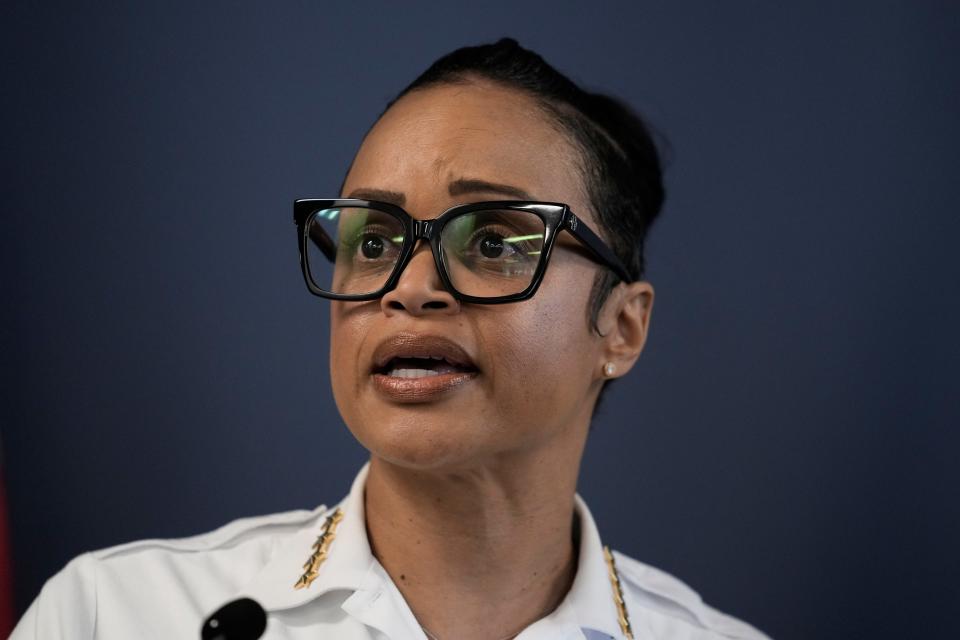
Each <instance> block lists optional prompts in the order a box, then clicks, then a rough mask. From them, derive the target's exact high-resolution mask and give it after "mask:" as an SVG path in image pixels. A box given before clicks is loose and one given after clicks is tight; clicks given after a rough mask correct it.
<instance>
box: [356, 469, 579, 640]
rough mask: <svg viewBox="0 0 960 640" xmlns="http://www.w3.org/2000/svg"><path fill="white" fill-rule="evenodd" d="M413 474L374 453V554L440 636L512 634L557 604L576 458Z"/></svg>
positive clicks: (569, 559) (570, 549) (566, 584)
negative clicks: (563, 460)
mask: <svg viewBox="0 0 960 640" xmlns="http://www.w3.org/2000/svg"><path fill="white" fill-rule="evenodd" d="M559 462H560V461H557V460H552V461H551V464H545V463H544V461H543V459H542V458H540V459H536V460H516V459H512V460H509V461H500V462H498V463H495V464H490V465H483V466H478V467H476V468H470V469H466V470H462V469H461V470H456V471H413V470H410V469H408V468H404V467H399V466H397V465H394V464H391V463H389V462H386V461H384V460H382V459H380V458H377V457H376V456H374V457H373V458H372V460H371V465H370V472H369V475H368V477H367V484H366V514H367V515H366V520H367V530H368V534H369V537H370V544H371V548H372V549H373V553H374V555H375V556H376V557H377V558H378V559H379V561H380V563H381V564H382V565H383V567H384V568H385V569H386V571H387V573H389V574H390V576H391V578H392V579H393V581H394V583H396V585H397V587H398V588H399V590H400V592H401V593H402V594H403V596H404V598H405V599H406V601H407V603H408V604H409V605H410V608H411V609H412V610H413V613H414V615H415V616H416V617H417V620H418V621H419V622H420V624H421V625H422V626H423V627H425V628H426V629H429V630H430V635H432V636H435V637H437V638H441V639H445V638H458V639H464V640H472V639H474V638H476V639H481V638H482V639H483V640H490V639H491V638H508V637H513V636H514V635H516V634H517V633H519V632H520V631H521V630H523V629H524V628H525V627H526V626H528V625H529V624H531V623H532V622H534V621H536V620H538V619H539V618H541V617H543V616H544V615H546V614H547V613H549V612H550V611H552V610H553V609H555V608H556V607H557V605H558V604H559V603H560V601H561V600H562V599H563V597H564V595H566V593H567V591H568V590H569V589H570V585H571V583H572V582H573V577H574V573H575V571H576V550H575V549H574V545H573V541H572V535H571V533H572V523H573V495H574V491H575V487H576V476H577V470H578V466H579V456H575V457H574V459H572V460H569V461H565V462H567V464H562V463H559Z"/></svg>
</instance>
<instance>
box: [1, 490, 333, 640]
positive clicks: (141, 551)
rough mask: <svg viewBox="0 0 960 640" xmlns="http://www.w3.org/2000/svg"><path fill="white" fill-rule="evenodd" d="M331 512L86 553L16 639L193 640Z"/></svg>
mask: <svg viewBox="0 0 960 640" xmlns="http://www.w3.org/2000/svg"><path fill="white" fill-rule="evenodd" d="M326 512H327V508H326V507H325V506H320V507H317V508H316V509H313V510H297V511H288V512H284V513H275V514H270V515H263V516H257V517H252V518H242V519H239V520H235V521H233V522H230V523H229V524H226V525H224V526H222V527H219V528H218V529H215V530H213V531H210V532H208V533H204V534H201V535H197V536H191V537H187V538H176V539H152V540H140V541H136V542H130V543H126V544H121V545H118V546H114V547H110V548H106V549H101V550H98V551H92V552H88V553H84V554H82V555H80V556H78V557H76V558H74V559H73V560H71V561H70V562H69V563H68V564H67V565H66V566H65V567H64V568H63V569H62V570H61V571H60V572H59V573H57V574H56V575H54V576H53V577H52V578H50V579H49V580H48V581H47V583H46V584H45V585H44V587H43V589H42V590H41V592H40V595H39V596H37V598H36V600H35V601H34V602H33V604H32V605H31V606H30V608H29V609H28V610H27V612H26V613H25V614H24V616H23V618H22V619H21V621H20V623H19V624H18V626H17V628H16V629H15V630H14V634H13V636H12V638H14V639H16V640H20V639H21V638H22V639H26V638H44V639H46V638H50V639H54V638H61V637H67V636H63V635H62V630H66V629H71V630H72V632H71V633H70V634H69V637H71V638H92V637H94V629H96V630H97V631H96V637H98V638H99V637H113V635H116V636H117V637H120V634H119V633H113V634H111V633H110V632H109V630H110V629H124V630H127V631H132V632H133V635H132V636H128V637H136V635H137V634H136V632H135V629H136V628H137V625H145V626H144V628H151V627H150V626H147V625H160V627H159V628H163V629H166V630H167V631H168V632H169V633H170V634H172V635H169V636H168V637H179V636H180V635H182V633H183V632H184V631H186V632H187V633H188V634H189V636H190V637H192V636H194V635H196V632H197V629H198V628H199V622H200V621H199V616H201V615H202V613H203V612H204V611H206V610H208V609H209V607H211V606H213V605H215V604H217V603H218V602H219V601H221V600H223V599H224V598H226V597H229V596H230V595H231V594H233V593H234V592H235V591H237V590H238V589H241V588H242V587H243V586H244V585H245V584H246V583H247V582H248V581H249V580H251V579H252V578H253V577H254V576H255V575H256V574H257V572H258V571H259V570H260V569H261V568H262V567H263V566H264V565H265V564H266V563H267V562H269V560H270V558H271V557H272V556H273V554H274V551H275V550H276V549H277V548H278V547H279V546H280V545H282V544H283V542H284V541H285V540H287V539H289V538H290V536H293V535H295V534H296V533H297V532H299V531H302V530H303V529H304V528H305V527H310V526H311V525H312V524H313V523H314V522H316V521H317V519H318V518H320V517H322V516H323V515H324V514H325V513H326ZM130 612H137V617H138V619H136V620H134V619H132V616H131V613H130ZM154 628H156V627H154ZM105 632H106V633H105Z"/></svg>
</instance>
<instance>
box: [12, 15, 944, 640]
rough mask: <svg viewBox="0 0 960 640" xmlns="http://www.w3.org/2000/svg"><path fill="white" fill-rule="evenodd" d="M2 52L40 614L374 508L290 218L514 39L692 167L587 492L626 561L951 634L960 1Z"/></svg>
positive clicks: (675, 162) (533, 18)
mask: <svg viewBox="0 0 960 640" xmlns="http://www.w3.org/2000/svg"><path fill="white" fill-rule="evenodd" d="M81 4H84V5H86V6H81ZM775 5H776V6H775ZM0 24H2V27H0V29H2V37H0V50H2V63H0V64H2V65H3V98H2V101H0V105H2V109H3V136H2V138H3V142H2V149H3V154H2V163H3V164H2V179H0V189H2V194H0V195H2V199H0V203H2V212H3V218H2V234H0V242H2V255H0V260H2V265H0V266H2V274H3V277H2V279H0V285H2V299H3V304H2V310H3V311H2V319H3V333H2V349H3V380H2V389H3V395H2V398H3V403H2V407H3V413H2V429H3V432H2V437H3V443H4V452H3V455H4V467H5V468H4V473H5V476H6V483H7V486H8V491H9V501H10V512H11V517H12V535H13V545H14V547H13V548H14V558H15V579H16V587H17V604H18V607H19V609H20V610H21V611H22V609H23V608H24V607H25V606H26V604H27V603H28V602H29V601H30V600H31V599H32V598H33V597H34V596H35V595H36V593H37V591H38V589H39V588H40V586H41V584H42V583H43V581H44V580H45V579H46V578H47V577H48V576H49V575H51V574H52V573H53V572H55V571H56V570H57V569H59V568H60V567H61V566H62V565H63V564H64V563H65V562H66V561H67V560H68V559H69V558H70V557H72V556H74V555H75V554H77V553H79V552H82V551H84V550H88V549H92V548H98V547H104V546H108V545H113V544H116V543H120V542H124V541H128V540H131V539H135V538H142V537H155V536H181V535H187V534H193V533H198V532H202V531H204V530H208V529H211V528H213V527H216V526H217V525H220V524H222V523H224V522H225V521H227V520H229V519H232V518H235V517H238V516H243V515H250V514H257V513H265V512H271V511H277V510H284V509H291V508H297V507H309V506H313V505H315V504H318V503H320V502H328V503H329V502H332V501H336V500H338V499H339V498H340V497H341V496H342V494H344V493H345V492H346V490H347V488H348V483H349V481H350V479H351V478H352V476H353V474H354V472H355V471H356V469H357V468H358V467H359V466H360V464H361V463H362V461H363V459H364V452H363V450H361V449H360V448H359V446H358V445H356V444H355V443H354V442H353V441H352V439H351V437H350V435H349V434H348V433H347V432H346V430H345V428H344V427H343V426H342V424H341V422H340V420H339V417H338V414H337V411H336V409H335V407H334V405H333V402H332V398H331V394H330V391H329V388H328V381H329V374H328V370H327V305H326V303H325V302H323V301H321V300H319V299H317V298H314V297H312V296H310V295H309V294H308V293H307V291H306V290H305V287H304V285H303V282H302V281H301V277H300V274H299V271H298V265H297V252H296V247H295V244H294V237H295V234H294V227H293V225H292V222H291V219H290V218H291V211H290V203H291V201H292V200H293V199H294V198H295V197H306V196H328V195H330V194H333V193H334V192H335V191H336V189H337V187H338V186H339V183H340V180H341V178H342V176H343V173H344V170H345V168H346V166H347V164H348V162H349V160H350V159H351V157H352V154H353V153H354V151H355V150H356V147H357V145H358V143H359V141H360V138H361V136H362V134H363V133H364V132H365V131H366V129H367V127H368V126H369V125H370V124H371V122H372V120H373V119H374V117H375V116H376V115H377V114H378V113H379V112H380V110H381V109H382V107H383V106H384V103H385V102H386V101H387V100H388V99H389V98H391V97H392V96H393V95H394V94H395V93H396V92H397V91H398V90H399V89H401V88H402V87H403V86H404V85H405V84H406V83H407V82H408V81H410V80H411V79H412V78H413V77H414V76H415V75H416V74H418V73H419V72H420V71H421V70H423V69H424V68H425V67H426V66H427V65H428V64H429V63H430V62H431V61H432V60H433V59H435V58H436V57H438V56H439V55H441V54H443V53H445V52H447V51H449V50H451V49H453V48H456V47H458V46H462V45H465V44H474V43H478V42H483V41H490V40H492V39H495V38H497V37H500V36H503V35H513V36H515V37H517V38H518V39H519V40H520V41H521V43H523V44H525V45H527V46H530V47H532V48H534V49H535V50H537V51H539V52H541V53H542V54H543V55H544V56H545V57H546V58H547V59H548V60H550V61H551V62H552V63H554V64H555V65H556V66H558V67H559V68H560V69H561V70H563V71H565V72H567V73H569V74H570V75H571V76H572V77H573V78H575V79H576V80H578V81H580V82H582V83H584V84H585V85H587V86H589V87H592V88H596V89H601V90H605V91H609V92H613V93H615V94H617V95H620V96H622V97H624V98H625V99H626V100H627V101H629V102H630V103H631V104H633V105H634V106H635V107H637V108H639V109H640V110H641V111H643V112H644V113H646V114H647V115H648V116H649V118H650V119H651V120H652V121H653V123H654V124H655V125H656V126H657V127H658V128H659V129H661V130H662V131H663V132H664V133H665V134H666V135H667V137H668V138H669V139H670V141H671V143H672V147H673V151H672V158H673V159H672V161H671V163H670V168H669V172H668V174H667V181H668V184H669V201H668V204H667V206H666V209H665V212H664V215H663V218H662V220H661V221H660V222H659V224H658V225H657V227H656V228H655V230H654V233H653V235H652V238H651V243H650V247H649V251H650V269H649V276H650V279H651V280H652V281H653V283H654V284H655V286H656V288H657V304H656V309H655V313H654V316H653V325H652V333H651V337H650V340H649V342H648V347H647V351H646V352H645V353H644V355H643V357H642V359H641V360H640V362H639V366H638V367H637V369H636V371H635V372H634V373H633V374H631V376H630V377H629V378H628V379H626V380H625V381H623V382H621V383H619V384H618V385H616V386H615V387H614V388H613V389H612V391H611V394H610V396H609V398H608V401H607V403H606V405H605V408H604V409H603V411H602V413H601V414H600V415H599V416H598V418H597V420H596V428H595V430H594V432H593V434H592V436H591V442H590V444H589V446H588V451H587V454H586V460H585V465H584V469H583V475H582V481H581V492H582V493H583V494H584V495H585V497H586V498H587V499H588V501H589V502H590V504H591V505H592V508H593V509H594V511H595V514H596V516H597V518H598V520H599V523H600V526H601V530H602V532H603V534H604V536H605V537H606V538H607V540H608V541H609V542H611V543H612V544H613V545H614V546H615V547H618V548H620V549H622V550H623V551H625V552H627V553H629V554H631V555H633V556H636V557H638V558H640V559H642V560H645V561H647V562H649V563H652V564H655V565H657V566H659V567H662V568H664V569H666V570H668V571H670V572H673V573H675V574H676V575H678V576H680V577H682V578H684V579H685V580H686V581H688V582H689V583H690V584H691V585H693V586H694V587H695V588H696V589H697V590H698V591H700V592H701V593H702V594H703V596H704V598H705V599H707V600H708V601H709V602H711V603H713V604H714V605H716V606H718V607H719V608H721V609H723V610H726V611H729V612H731V613H733V614H735V615H738V616H741V617H743V618H745V619H747V620H749V621H751V622H753V623H754V624H756V625H757V626H759V627H760V628H762V629H764V630H766V631H767V632H768V633H770V634H771V635H773V636H774V637H777V638H827V637H835V638H850V637H860V638H881V637H883V638H905V637H934V636H936V635H938V634H945V633H946V630H947V629H949V628H952V627H953V626H955V623H954V618H955V615H956V612H957V611H958V609H960V591H958V586H957V582H958V578H960V563H958V559H957V552H956V542H957V540H958V539H960V507H958V505H960V473H958V470H957V467H958V450H960V447H958V445H960V439H958V435H957V428H958V426H960V415H958V414H960V412H958V397H960V392H958V378H960V376H958V366H957V365H958V361H960V348H958V339H957V329H956V319H957V312H958V302H957V294H958V281H960V279H958V277H957V276H958V268H957V266H956V255H957V252H956V251H955V246H956V244H957V242H958V240H960V224H958V219H960V216H958V212H960V206H958V205H960V197H958V187H957V184H958V179H957V177H956V172H957V170H958V166H960V163H958V160H960V152H958V149H960V146H958V145H960V136H958V118H960V90H958V87H960V73H958V67H960V5H958V4H957V3H955V2H930V1H928V2H908V1H906V0H904V1H902V2H886V1H883V2H875V1H859V2H845V3H837V2H803V3H792V4H791V5H790V6H783V4H782V3H766V2H725V3H716V2H696V3H692V2H631V3H619V4H618V3H598V4H595V3H551V4H545V3H541V2H520V1H512V2H484V3H474V4H469V5H467V4H463V5H459V4H456V3H431V4H417V5H410V4H407V3H384V4H371V3H367V2H351V3H320V2H314V3H309V2H289V3H288V2H272V3H266V2H264V3H236V2H201V3H184V4H182V5H180V6H174V5H172V4H170V3H156V4H155V5H153V6H149V5H148V4H146V3H141V2H130V3H126V4H123V3H120V4H113V3H95V4H87V3H62V4H57V3H28V2H4V3H3V4H2V6H0ZM545 322H547V320H546V319H545ZM940 637H943V636H942V635H941V636H940Z"/></svg>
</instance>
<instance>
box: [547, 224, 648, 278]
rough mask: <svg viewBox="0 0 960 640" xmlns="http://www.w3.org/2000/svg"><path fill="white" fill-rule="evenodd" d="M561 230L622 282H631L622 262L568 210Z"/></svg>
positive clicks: (591, 230)
mask: <svg viewBox="0 0 960 640" xmlns="http://www.w3.org/2000/svg"><path fill="white" fill-rule="evenodd" d="M563 228H564V229H566V230H567V231H569V232H570V234H571V235H573V237H574V238H576V239H577V240H579V241H580V244H582V245H583V246H585V247H586V248H587V249H588V250H589V251H590V253H592V254H593V255H594V256H596V258H597V259H598V260H600V262H602V263H603V264H605V265H607V266H608V267H610V268H611V269H612V270H613V272H614V273H616V274H617V276H619V277H620V279H621V280H623V281H624V282H631V281H632V280H633V278H631V277H630V274H629V273H627V268H626V267H625V266H624V265H623V262H621V261H620V258H618V257H617V255H616V254H615V253H614V252H613V251H611V250H610V248H609V247H608V246H607V243H606V242H604V241H603V240H602V239H600V236H598V235H597V234H595V233H594V232H593V229H591V228H590V227H588V226H587V225H586V224H585V223H584V222H583V221H582V220H580V219H579V218H578V217H577V216H576V215H574V213H573V212H572V211H570V210H567V215H566V216H565V218H564V222H563Z"/></svg>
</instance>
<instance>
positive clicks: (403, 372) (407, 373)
mask: <svg viewBox="0 0 960 640" xmlns="http://www.w3.org/2000/svg"><path fill="white" fill-rule="evenodd" d="M388 375H389V376H390V377H391V378H426V377H429V376H438V375H440V372H439V371H433V370H432V369H392V370H391V371H390V372H389V374H388Z"/></svg>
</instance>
